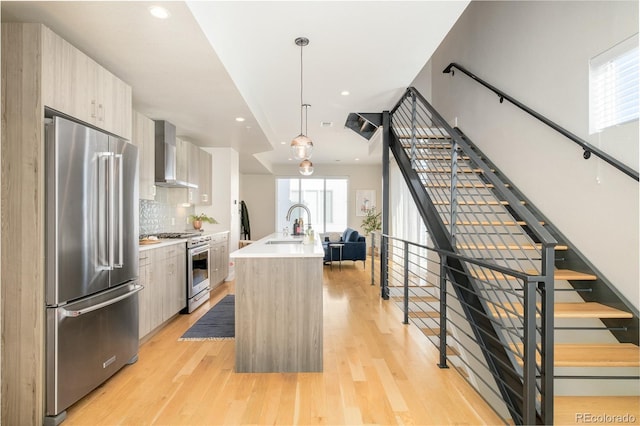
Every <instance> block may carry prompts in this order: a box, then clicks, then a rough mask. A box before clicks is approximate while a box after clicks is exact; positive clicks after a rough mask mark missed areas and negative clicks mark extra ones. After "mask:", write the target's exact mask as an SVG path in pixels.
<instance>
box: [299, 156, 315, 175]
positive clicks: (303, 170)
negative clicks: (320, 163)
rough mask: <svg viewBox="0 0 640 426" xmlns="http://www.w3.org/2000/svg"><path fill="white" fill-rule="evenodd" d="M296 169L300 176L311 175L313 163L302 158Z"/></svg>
mask: <svg viewBox="0 0 640 426" xmlns="http://www.w3.org/2000/svg"><path fill="white" fill-rule="evenodd" d="M298 171H299V172H300V174H301V175H302V176H311V175H312V174H313V163H312V162H311V161H309V160H308V159H307V160H302V163H300V166H299V167H298Z"/></svg>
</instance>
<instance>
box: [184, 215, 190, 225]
mask: <svg viewBox="0 0 640 426" xmlns="http://www.w3.org/2000/svg"><path fill="white" fill-rule="evenodd" d="M184 223H186V224H187V225H188V224H189V216H187V217H185V218H184Z"/></svg>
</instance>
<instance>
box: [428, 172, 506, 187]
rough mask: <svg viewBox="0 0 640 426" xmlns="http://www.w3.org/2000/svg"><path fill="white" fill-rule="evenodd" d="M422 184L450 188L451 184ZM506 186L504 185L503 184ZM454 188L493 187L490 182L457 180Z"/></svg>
mask: <svg viewBox="0 0 640 426" xmlns="http://www.w3.org/2000/svg"><path fill="white" fill-rule="evenodd" d="M416 172H418V173H429V171H428V170H427V171H426V172H425V171H421V170H416ZM424 186H426V187H427V188H450V187H451V184H449V183H443V182H434V183H426V184H425V185H424ZM505 186H506V185H505ZM456 188H479V189H482V188H493V184H490V183H484V182H477V183H468V182H462V183H460V182H458V183H457V184H456Z"/></svg>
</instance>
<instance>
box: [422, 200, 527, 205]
mask: <svg viewBox="0 0 640 426" xmlns="http://www.w3.org/2000/svg"><path fill="white" fill-rule="evenodd" d="M433 204H434V205H436V206H448V205H449V204H451V203H450V202H449V200H443V201H434V202H433ZM520 204H522V205H524V204H525V202H524V201H520ZM458 205H459V206H508V205H509V202H508V201H495V200H489V201H467V200H459V201H458Z"/></svg>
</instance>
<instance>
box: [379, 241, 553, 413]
mask: <svg viewBox="0 0 640 426" xmlns="http://www.w3.org/2000/svg"><path fill="white" fill-rule="evenodd" d="M371 241H372V246H373V249H372V250H371V253H372V262H371V283H372V284H378V285H383V286H388V288H389V295H390V298H391V300H393V301H394V302H395V303H396V304H397V305H398V307H400V309H401V310H402V312H403V322H404V323H405V324H409V323H411V324H414V325H415V326H417V327H418V328H419V329H420V330H421V331H422V332H423V333H424V334H425V335H426V336H427V338H428V339H429V340H430V341H431V342H432V343H433V344H434V345H435V346H436V347H437V348H438V350H439V366H440V367H443V368H446V367H448V366H449V365H451V366H453V367H455V368H456V369H458V370H459V371H460V372H461V374H462V375H463V377H465V378H466V379H467V381H469V383H470V384H471V385H472V386H473V387H474V388H475V389H476V390H477V391H478V392H479V393H481V394H482V395H484V396H485V399H486V400H487V402H489V404H490V405H491V406H492V407H493V408H494V410H495V411H496V412H497V413H498V414H500V415H501V416H502V417H503V419H504V420H505V423H515V424H535V423H536V416H537V413H539V411H540V409H541V403H540V401H542V400H543V397H544V391H545V390H544V387H543V386H542V383H541V377H542V376H543V372H542V365H541V362H542V361H541V360H542V359H544V357H543V353H542V352H541V344H540V342H541V340H542V336H543V334H544V328H543V322H542V321H541V318H542V316H543V315H544V304H543V303H542V299H543V294H542V293H543V290H541V288H543V287H540V286H539V285H538V284H539V283H540V282H541V281H543V277H540V276H537V275H528V274H524V273H522V272H520V271H517V270H514V269H509V268H507V267H503V266H499V265H494V264H491V263H488V262H485V261H482V260H478V259H474V258H471V257H468V256H464V255H459V254H456V253H452V252H446V251H443V250H439V249H437V248H434V247H429V246H425V245H421V244H416V243H413V242H410V241H407V240H403V239H399V238H394V237H391V236H389V235H384V234H379V233H374V234H372V235H371ZM383 247H384V248H385V250H376V248H383ZM385 252H386V253H387V256H388V258H387V265H388V267H387V268H386V272H385V276H384V277H383V276H381V275H380V274H381V273H382V272H381V271H382V270H381V269H380V268H379V264H380V260H381V259H380V258H379V256H380V253H385ZM451 259H457V260H458V261H460V262H462V264H464V265H465V266H466V268H464V270H460V269H455V268H452V267H451V266H450V265H451V262H450V260H451ZM469 270H472V271H475V272H472V273H471V274H472V275H474V276H468V274H469V272H467V271H469ZM482 274H483V275H485V276H491V277H494V276H500V277H502V278H503V279H504V282H503V283H501V284H500V285H497V284H496V283H495V282H493V280H484V279H479V278H478V276H477V275H482ZM461 277H466V278H472V279H474V280H475V281H476V283H478V287H479V290H480V297H481V298H482V299H483V301H484V302H485V304H486V306H487V307H488V309H487V311H486V312H479V313H480V314H481V315H484V316H485V317H486V319H487V320H489V321H491V322H492V324H493V326H494V328H495V329H496V330H499V335H500V338H499V339H496V338H495V337H493V336H484V337H488V339H486V338H485V339H478V338H476V335H477V333H485V330H483V329H480V328H478V327H477V325H476V324H475V323H473V322H470V321H468V320H467V318H466V316H465V313H464V310H465V309H474V307H473V306H471V305H469V304H468V302H467V301H466V298H465V297H464V293H465V292H468V291H469V288H468V287H467V286H465V285H462V284H461V283H460V278H461ZM461 294H462V295H463V296H462V297H461V296H460V295H461ZM485 345H499V346H502V347H503V349H504V350H506V351H507V352H508V354H509V358H510V361H511V362H507V363H505V362H504V361H503V360H501V359H499V358H492V359H491V362H495V363H500V364H501V367H502V369H503V370H504V369H506V370H508V371H509V373H510V374H511V375H512V376H513V377H515V378H517V380H519V381H520V382H521V383H522V384H523V386H522V388H520V389H522V390H521V391H518V390H517V389H513V388H510V391H511V392H512V393H516V398H515V399H513V401H514V402H513V403H515V404H518V405H519V407H509V406H508V404H510V402H509V401H504V400H503V398H502V396H501V394H500V392H499V391H498V390H497V389H498V384H500V385H502V386H509V383H508V382H506V381H504V378H503V375H498V374H496V373H495V369H492V368H491V367H490V366H489V365H488V363H487V362H486V361H485V359H484V357H483V356H481V355H480V354H481V353H482V352H489V353H492V352H493V351H492V350H491V349H490V348H487V347H483V346H485ZM505 404H506V405H505ZM514 413H516V414H515V416H517V417H515V418H514ZM517 413H521V414H517Z"/></svg>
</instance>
